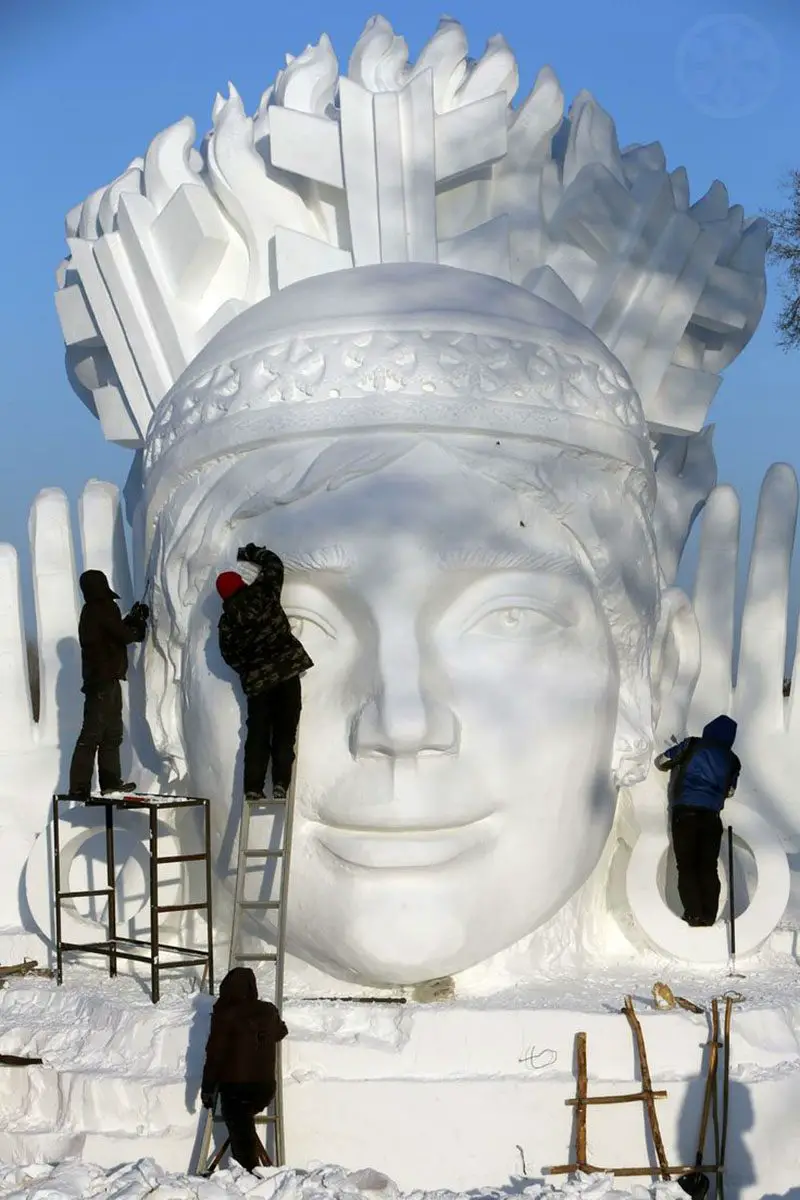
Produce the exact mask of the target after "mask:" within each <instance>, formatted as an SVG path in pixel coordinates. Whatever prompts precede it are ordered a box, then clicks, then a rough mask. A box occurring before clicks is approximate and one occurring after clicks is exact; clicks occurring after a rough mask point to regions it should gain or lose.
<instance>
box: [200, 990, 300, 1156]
mask: <svg viewBox="0 0 800 1200" xmlns="http://www.w3.org/2000/svg"><path fill="white" fill-rule="evenodd" d="M287 1032H288V1030H287V1028H286V1026H285V1025H284V1023H283V1020H282V1018H281V1015H280V1013H279V1012H278V1009H277V1008H276V1007H275V1005H274V1004H270V1003H269V1001H267V1000H259V998H258V987H257V984H256V977H255V975H254V974H253V972H252V971H251V970H250V968H249V967H234V969H233V970H232V971H229V972H228V974H227V975H226V976H225V978H224V979H223V981H222V983H221V985H220V989H219V999H218V1000H217V1002H216V1004H215V1005H214V1009H213V1011H212V1013H211V1029H210V1030H209V1034H208V1042H207V1043H206V1061H205V1066H204V1068H203V1081H202V1084H201V1086H200V1099H201V1102H202V1104H203V1107H204V1108H208V1109H211V1111H212V1112H213V1110H214V1108H215V1106H216V1099H217V1094H219V1099H220V1105H221V1108H222V1119H223V1121H224V1122H225V1124H226V1125H227V1127H228V1137H229V1138H230V1148H231V1154H232V1156H233V1157H234V1158H235V1159H236V1161H237V1162H238V1163H241V1165H242V1166H243V1167H244V1169H245V1170H246V1171H251V1172H252V1171H254V1170H255V1168H256V1167H257V1166H258V1164H259V1162H261V1161H262V1160H261V1153H260V1151H261V1149H262V1148H261V1146H260V1143H259V1140H258V1136H257V1134H256V1126H255V1117H256V1114H257V1113H260V1112H262V1111H263V1110H264V1109H265V1108H267V1107H268V1105H269V1104H271V1103H272V1100H273V1097H274V1095H275V1088H276V1071H275V1059H276V1048H277V1045H278V1042H280V1041H282V1040H283V1039H284V1038H285V1037H286V1034H287Z"/></svg>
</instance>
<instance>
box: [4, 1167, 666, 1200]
mask: <svg viewBox="0 0 800 1200" xmlns="http://www.w3.org/2000/svg"><path fill="white" fill-rule="evenodd" d="M516 1182H517V1187H516V1190H515V1191H514V1193H513V1194H514V1195H517V1196H519V1197H522V1198H524V1200H549V1198H550V1197H553V1200H555V1198H556V1197H569V1198H570V1200H578V1198H581V1200H583V1198H585V1200H627V1198H628V1197H633V1198H635V1200H672V1197H676V1198H677V1197H681V1196H684V1195H685V1194H684V1193H683V1192H682V1191H681V1189H680V1188H679V1187H678V1185H677V1184H676V1183H658V1184H654V1185H652V1186H650V1187H644V1186H641V1185H634V1186H633V1187H632V1188H630V1189H620V1188H618V1187H616V1185H615V1183H614V1178H613V1176H612V1175H591V1176H588V1175H576V1176H574V1177H573V1178H572V1179H569V1180H566V1179H565V1180H564V1181H563V1183H559V1184H557V1185H553V1184H549V1183H548V1184H541V1183H530V1182H528V1181H527V1180H524V1179H520V1180H518V1181H516ZM510 1194H512V1193H511V1192H510V1190H509V1189H508V1188H507V1187H506V1188H504V1189H502V1190H500V1189H494V1188H486V1189H483V1188H481V1189H476V1190H475V1191H471V1192H469V1193H468V1200H508V1197H509V1195H510ZM2 1196H7V1197H12V1196H13V1197H14V1200H83V1198H87V1200H88V1198H90V1197H91V1198H93V1200H123V1197H124V1200H140V1198H143V1197H145V1196H147V1197H149V1198H150V1200H195V1198H197V1200H227V1198H228V1197H231V1196H249V1197H251V1198H252V1200H344V1198H345V1197H346V1198H347V1200H356V1198H359V1200H361V1198H363V1200H401V1198H402V1196H403V1193H402V1192H400V1190H399V1189H398V1187H397V1185H396V1184H395V1183H393V1182H392V1180H391V1179H388V1178H387V1176H386V1175H381V1174H380V1173H379V1172H378V1171H373V1170H372V1169H371V1168H369V1167H367V1168H365V1169H364V1170H360V1171H347V1170H345V1169H344V1168H343V1167H327V1166H325V1167H317V1168H316V1169H315V1170H312V1171H294V1170H289V1169H286V1168H280V1169H277V1170H263V1169H259V1172H258V1175H257V1176H254V1175H249V1174H247V1172H246V1171H242V1170H241V1169H240V1168H239V1167H237V1166H236V1165H234V1166H233V1168H232V1169H231V1170H229V1171H222V1170H221V1171H218V1172H217V1173H216V1174H215V1175H214V1176H213V1178H211V1179H198V1178H197V1177H196V1176H191V1175H176V1174H170V1173H169V1172H167V1171H162V1169H161V1168H160V1167H159V1166H157V1165H156V1163H155V1162H153V1160H152V1159H151V1158H143V1159H140V1161H139V1162H136V1163H130V1164H127V1165H125V1166H122V1167H116V1168H115V1169H114V1170H112V1171H104V1170H103V1169H102V1168H101V1167H95V1166H92V1165H91V1164H89V1163H83V1162H79V1161H78V1160H76V1159H70V1160H67V1161H66V1162H62V1163H57V1164H56V1165H55V1166H52V1165H48V1164H46V1163H37V1164H35V1165H32V1166H26V1167H20V1166H0V1197H2ZM408 1196H409V1200H459V1194H458V1193H457V1192H445V1191H439V1192H411V1193H408ZM464 1200H467V1197H466V1196H465V1197H464Z"/></svg>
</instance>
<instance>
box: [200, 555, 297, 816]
mask: <svg viewBox="0 0 800 1200" xmlns="http://www.w3.org/2000/svg"><path fill="white" fill-rule="evenodd" d="M236 558H237V561H238V562H240V563H243V564H247V565H248V566H249V567H250V568H251V569H252V568H256V569H257V574H256V575H255V578H254V579H253V580H252V582H250V583H249V584H248V583H247V582H246V581H245V579H244V578H243V577H242V574H240V573H239V572H238V571H223V573H222V574H221V575H220V576H219V577H218V579H217V591H218V592H219V595H220V596H221V597H222V616H221V617H220V620H219V647H220V652H221V654H222V657H223V659H224V660H225V662H226V663H227V664H228V666H229V667H232V668H233V670H234V671H236V673H237V674H238V676H239V678H240V680H241V682H242V688H243V690H244V694H245V696H246V698H247V737H246V739H245V744H244V793H245V796H246V797H247V799H248V800H257V799H260V798H262V797H263V795H264V785H265V781H266V778H267V770H268V769H269V764H270V758H271V759H272V794H273V797H274V798H275V799H276V800H283V799H285V798H286V796H287V795H288V792H289V785H290V784H291V781H292V767H293V765H294V756H295V741H296V738H297V727H298V725H299V723H300V709H301V704H302V700H301V690H300V676H301V675H302V674H303V672H304V671H307V670H308V668H309V667H312V666H313V665H314V664H313V663H312V661H311V659H310V658H309V656H308V654H307V653H306V651H305V650H304V649H303V646H302V645H301V644H300V642H299V641H298V640H297V638H296V637H295V636H294V634H293V633H292V630H291V627H290V625H289V618H288V617H287V616H286V613H285V612H284V611H283V608H282V607H281V589H282V588H283V563H282V562H281V560H280V558H279V557H278V555H277V554H274V553H273V552H272V551H271V550H267V549H266V548H265V547H263V546H256V545H254V544H253V543H252V542H251V543H250V544H249V545H247V546H243V547H242V548H241V549H240V550H239V552H238V554H237V556H236ZM242 570H243V573H244V568H243V569H242Z"/></svg>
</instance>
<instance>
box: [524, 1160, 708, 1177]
mask: <svg viewBox="0 0 800 1200" xmlns="http://www.w3.org/2000/svg"><path fill="white" fill-rule="evenodd" d="M695 1170H696V1168H695V1167H694V1166H691V1167H688V1166H684V1167H672V1171H673V1173H674V1174H675V1175H688V1174H691V1173H692V1172H694V1171H695ZM722 1170H723V1168H722V1167H718V1166H713V1167H703V1171H704V1173H705V1174H706V1175H721V1174H722ZM576 1171H583V1173H584V1175H618V1176H620V1177H623V1176H628V1177H629V1178H632V1177H633V1176H635V1175H641V1176H647V1177H648V1178H650V1179H652V1177H653V1176H654V1175H657V1174H658V1168H657V1167H593V1166H591V1165H590V1164H589V1163H584V1164H583V1165H581V1164H580V1163H567V1164H566V1165H565V1166H562V1167H545V1168H544V1172H543V1173H544V1174H545V1175H574V1174H575V1172H576Z"/></svg>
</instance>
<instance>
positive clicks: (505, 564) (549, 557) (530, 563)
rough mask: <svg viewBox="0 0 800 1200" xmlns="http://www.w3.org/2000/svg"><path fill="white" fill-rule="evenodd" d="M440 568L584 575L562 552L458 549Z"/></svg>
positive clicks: (441, 559)
mask: <svg viewBox="0 0 800 1200" xmlns="http://www.w3.org/2000/svg"><path fill="white" fill-rule="evenodd" d="M439 565H440V566H441V567H442V568H444V570H448V571H458V570H462V571H468V570H474V569H476V568H483V569H486V568H490V569H493V570H497V571H502V570H506V571H514V570H516V571H552V572H558V573H559V574H562V575H565V574H570V575H581V574H582V572H581V568H580V565H579V564H578V563H577V562H576V560H575V559H574V558H572V556H571V555H569V554H567V553H566V552H565V551H560V550H535V549H529V548H527V547H520V549H518V550H509V549H505V550H504V549H499V548H498V549H493V548H492V547H491V546H474V547H455V548H453V549H452V550H446V551H444V552H443V553H442V554H441V555H440V557H439Z"/></svg>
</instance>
